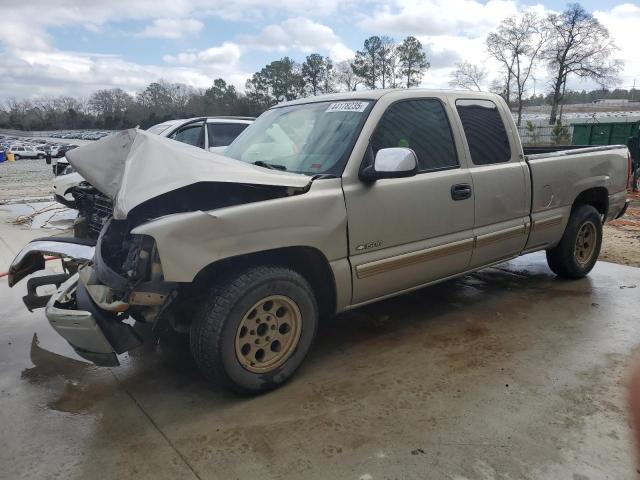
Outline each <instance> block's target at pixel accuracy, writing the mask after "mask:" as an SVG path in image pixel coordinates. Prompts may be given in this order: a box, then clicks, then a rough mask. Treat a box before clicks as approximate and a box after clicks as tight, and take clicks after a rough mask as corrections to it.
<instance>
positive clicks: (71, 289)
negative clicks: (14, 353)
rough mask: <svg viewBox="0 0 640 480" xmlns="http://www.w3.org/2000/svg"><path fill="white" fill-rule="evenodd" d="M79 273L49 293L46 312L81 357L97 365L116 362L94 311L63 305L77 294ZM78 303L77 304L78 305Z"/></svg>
mask: <svg viewBox="0 0 640 480" xmlns="http://www.w3.org/2000/svg"><path fill="white" fill-rule="evenodd" d="M78 287H79V284H78V274H75V275H73V276H72V277H71V278H69V279H68V280H67V281H66V282H64V283H63V284H62V285H61V286H60V288H58V291H57V292H56V293H55V294H54V295H52V296H51V299H50V300H49V303H47V306H46V308H45V315H46V316H47V319H48V320H49V323H50V324H51V326H52V327H53V329H54V330H55V331H56V332H58V333H59V334H60V336H62V337H63V338H64V339H65V340H66V341H67V342H69V345H71V346H72V347H73V349H74V350H75V351H76V352H77V353H78V355H80V356H81V357H83V358H86V359H87V360H89V361H91V362H93V363H95V364H96V365H100V366H107V367H110V366H118V365H119V362H118V358H117V357H116V353H115V350H114V348H113V347H112V346H111V343H109V340H107V337H106V336H105V334H104V332H103V331H102V329H101V328H100V326H99V325H98V322H97V321H96V319H95V318H94V316H93V314H92V313H91V312H89V311H87V310H82V309H80V310H74V309H70V308H63V305H66V304H72V303H73V299H74V298H75V299H76V303H78V302H77V296H78ZM78 306H79V305H78Z"/></svg>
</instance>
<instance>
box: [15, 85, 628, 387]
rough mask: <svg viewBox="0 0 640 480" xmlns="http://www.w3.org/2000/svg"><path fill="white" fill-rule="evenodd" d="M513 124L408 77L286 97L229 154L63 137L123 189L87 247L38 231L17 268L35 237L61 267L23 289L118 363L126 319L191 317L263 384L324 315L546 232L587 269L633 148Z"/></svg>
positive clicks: (163, 322) (130, 337) (229, 370)
mask: <svg viewBox="0 0 640 480" xmlns="http://www.w3.org/2000/svg"><path fill="white" fill-rule="evenodd" d="M517 132H518V130H517V128H516V126H515V124H514V122H513V119H512V117H511V114H510V112H509V108H508V106H507V105H506V103H505V102H504V101H503V100H502V98H501V97H499V96H497V95H493V94H489V93H475V92H452V91H430V90H418V89H404V90H391V91H390V90H374V91H360V92H351V93H343V94H334V95H328V96H321V97H313V98H305V99H301V100H296V101H293V102H288V103H284V104H281V105H278V106H276V107H273V108H271V109H270V110H268V111H267V112H266V113H264V114H263V115H262V116H261V117H260V118H259V119H258V120H257V121H256V122H255V123H254V124H253V125H252V126H251V128H249V129H248V130H246V131H245V133H243V134H242V135H241V136H240V137H238V138H237V139H236V140H235V141H234V142H233V143H232V144H231V146H229V147H228V148H227V149H226V151H225V156H221V155H218V154H211V153H208V152H204V151H202V150H198V149H195V148H191V147H187V146H183V145H180V144H178V143H175V142H169V141H167V139H165V138H161V137H158V136H155V135H151V134H149V133H148V132H143V131H135V130H129V131H125V132H122V133H120V134H118V135H116V136H114V137H111V138H110V139H108V140H105V141H102V142H99V143H96V144H93V145H91V146H87V147H84V148H80V149H77V150H74V151H72V152H69V154H68V157H69V160H70V162H71V164H72V165H74V167H75V168H77V170H78V171H79V172H81V173H82V174H83V175H84V176H85V177H86V178H87V179H89V180H90V182H91V183H92V185H94V187H95V189H97V191H99V192H100V194H101V195H103V196H105V197H107V198H109V199H114V198H115V199H116V203H115V205H114V208H113V218H112V219H110V220H109V221H108V222H107V223H106V224H105V225H104V227H103V228H102V232H101V234H100V237H99V239H98V241H97V244H96V245H95V248H94V247H93V245H92V243H91V242H87V241H80V242H75V241H74V240H69V239H60V238H59V237H50V238H48V239H40V240H36V241H33V242H32V243H30V244H28V245H27V246H26V247H25V248H24V249H23V250H22V251H21V252H20V253H19V254H18V256H17V257H16V259H15V260H14V262H13V263H12V265H11V267H10V271H9V284H10V285H11V286H14V285H15V284H16V283H17V282H18V281H20V280H21V279H22V278H24V277H25V276H27V275H29V274H30V273H32V272H34V271H36V270H38V269H42V268H44V267H43V266H44V255H57V256H60V257H65V258H68V259H72V260H67V264H68V265H71V266H72V267H71V272H72V273H71V274H69V275H68V276H66V277H64V278H60V276H59V275H57V276H53V277H50V278H49V279H47V277H38V278H37V284H38V285H40V284H43V283H55V284H60V283H61V282H63V280H64V283H62V284H61V285H59V289H58V291H57V292H56V293H55V294H54V295H53V296H52V297H51V298H47V297H46V296H45V297H38V296H36V295H35V293H34V292H32V290H33V291H35V286H34V284H32V285H31V287H32V288H30V289H29V292H30V293H29V295H27V296H26V297H25V303H26V304H27V305H28V306H30V307H31V308H32V307H34V306H41V305H43V304H44V303H45V302H48V303H47V306H46V310H45V313H46V316H47V318H48V319H49V321H50V323H51V325H52V326H53V328H54V329H56V330H57V331H58V333H60V334H61V335H62V336H63V337H64V338H66V339H67V341H68V342H69V343H70V344H71V346H73V348H75V350H76V351H77V352H78V354H79V355H80V356H82V357H85V358H87V359H89V360H90V361H92V362H94V363H96V364H98V365H117V364H118V360H117V357H116V354H119V353H123V352H125V351H128V350H131V349H133V348H136V347H137V346H139V345H140V343H141V341H142V340H141V339H140V337H138V336H137V334H136V332H135V330H134V329H133V328H132V327H131V325H129V323H126V322H124V321H123V320H125V319H126V318H128V317H130V318H132V319H134V320H135V321H138V322H145V323H151V324H153V325H154V327H155V328H156V329H170V328H173V329H175V330H178V331H189V335H190V344H191V351H192V354H193V357H194V359H195V363H196V364H197V366H198V367H199V368H200V369H201V370H202V372H203V373H204V375H205V376H206V377H207V378H209V379H211V380H214V381H215V382H218V383H221V384H224V385H226V386H228V387H230V388H233V389H235V390H238V391H241V392H244V393H251V394H255V393H260V392H264V391H266V390H269V389H272V388H275V387H277V386H279V385H281V384H282V383H283V382H285V381H286V380H287V379H288V378H290V377H291V375H292V374H293V373H294V372H295V370H296V369H297V368H298V366H299V365H300V364H301V363H302V361H303V360H304V358H305V356H306V354H307V352H308V351H309V349H310V346H311V344H312V342H313V339H314V336H315V332H316V329H317V326H318V321H319V319H320V318H321V317H324V316H327V315H332V314H334V313H336V312H341V311H344V310H348V309H351V308H355V307H358V306H361V305H365V304H368V303H371V302H375V301H377V300H380V299H384V298H388V297H391V296H394V295H399V294H402V293H405V292H408V291H411V290H414V289H418V288H422V287H424V286H427V285H431V284H433V283H437V282H441V281H443V280H447V279H450V278H454V277H457V276H461V275H466V274H468V273H469V272H473V271H475V270H478V269H481V268H484V267H486V266H489V265H493V264H496V263H500V262H503V261H505V260H507V259H510V258H514V257H517V256H518V255H522V254H525V253H529V252H534V251H539V250H546V252H547V261H548V264H549V267H550V268H551V270H552V271H553V272H555V273H556V274H557V275H559V276H561V277H564V278H568V279H576V278H582V277H584V276H585V275H587V274H588V273H589V272H590V271H591V269H592V268H593V266H594V265H595V263H596V261H597V259H598V255H599V252H600V246H601V242H602V224H603V222H606V221H609V220H612V219H615V218H617V217H619V216H621V215H622V214H623V213H624V212H625V209H626V205H627V201H626V190H625V187H626V185H627V181H628V174H629V165H628V151H627V149H626V147H624V146H612V147H595V148H586V149H578V150H569V151H562V146H558V147H557V151H555V152H548V153H543V154H537V155H530V156H529V155H527V150H526V149H525V150H523V148H522V145H521V142H520V139H519V137H518V133H517ZM132 145H135V149H131V146H132ZM178 159H180V160H183V161H178ZM125 165H126V168H125V167H124V166H125ZM78 266H79V267H78ZM76 268H77V272H76V273H73V272H74V271H75V269H76ZM65 278H66V280H65ZM32 281H33V279H32Z"/></svg>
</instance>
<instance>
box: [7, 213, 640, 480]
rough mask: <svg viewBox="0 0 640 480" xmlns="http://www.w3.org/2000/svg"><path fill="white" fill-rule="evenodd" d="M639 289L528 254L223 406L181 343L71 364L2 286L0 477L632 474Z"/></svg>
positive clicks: (420, 302) (392, 305)
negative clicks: (112, 364)
mask: <svg viewBox="0 0 640 480" xmlns="http://www.w3.org/2000/svg"><path fill="white" fill-rule="evenodd" d="M6 228H8V227H7V226H6V225H0V230H3V229H6ZM12 228H13V227H12ZM3 238H4V237H3ZM639 289H640V270H639V269H635V268H631V267H624V266H620V265H614V264H609V263H602V262H601V263H598V265H597V266H596V268H595V270H594V271H593V272H592V274H591V275H590V276H589V277H588V278H586V279H583V280H579V281H575V282H567V281H561V280H558V279H556V278H555V277H554V276H553V275H552V274H551V273H550V272H549V271H548V269H547V268H546V264H545V262H544V256H543V255H540V254H535V255H530V256H527V257H523V258H522V259H519V260H517V261H512V262H508V263H505V264H502V265H500V266H498V267H496V268H490V269H487V270H485V271H482V272H480V273H477V274H475V275H470V276H467V277H464V278H461V279H459V280H455V281H450V282H446V283H444V284H441V285H437V286H434V287H431V288H427V289H424V290H421V291H418V292H415V293H412V294H409V295H404V296H402V297H398V298H395V299H391V300H388V301H385V302H382V303H379V304H376V305H371V306H368V307H366V308H362V309H359V310H356V311H353V312H350V313H348V314H345V315H341V316H339V317H338V318H335V319H332V320H329V321H327V322H325V323H324V324H323V325H322V326H321V329H320V332H319V335H318V338H317V340H316V342H315V346H314V348H313V349H312V352H311V354H310V356H309V358H308V359H307V360H306V362H305V364H304V365H303V366H302V367H301V369H300V370H299V372H298V373H297V374H296V376H295V377H294V378H293V380H292V381H291V382H290V383H289V384H287V385H285V386H284V387H283V388H281V389H279V390H277V391H275V392H272V393H269V394H266V395H263V396H261V397H257V398H239V397H236V396H234V395H231V394H229V393H227V392H224V391H220V390H217V389H216V388H215V387H212V386H210V385H209V384H207V383H206V382H205V381H204V380H203V379H202V377H201V376H200V375H199V374H198V372H197V371H196V369H195V367H194V365H193V362H192V360H191V358H190V355H189V350H188V342H187V341H186V339H185V338H184V337H180V336H178V337H169V338H160V339H155V340H154V339H152V338H150V336H149V335H148V332H147V336H148V337H149V339H148V341H147V342H146V343H145V345H144V346H143V347H141V348H140V349H138V350H135V351H133V352H131V353H130V354H129V355H123V356H121V362H122V364H123V365H122V366H121V367H118V368H113V369H105V368H97V367H93V366H91V365H88V364H86V363H85V362H84V361H82V360H80V359H79V358H78V357H77V356H75V354H74V353H73V351H72V350H71V348H70V347H69V346H68V345H66V343H65V342H64V341H63V340H62V339H61V338H60V337H58V336H57V334H55V332H54V331H53V330H52V329H51V328H50V327H49V325H48V324H47V322H46V320H45V318H44V315H43V313H42V311H36V312H35V313H29V312H27V311H26V309H25V308H24V306H23V305H22V303H21V300H20V297H21V296H22V295H23V294H24V284H20V285H18V286H17V287H16V288H14V289H9V288H8V287H7V285H6V282H5V281H4V279H0V305H2V313H1V314H0V406H1V407H2V408H0V431H1V432H2V433H1V435H0V478H3V479H4V478H7V479H14V478H24V479H27V478H29V479H34V478H37V479H41V478H64V479H74V478H83V479H84V478H132V477H134V476H135V477H136V478H139V479H147V478H149V479H151V478H153V479H165V478H166V479H173V478H185V479H188V478H199V479H225V480H226V479H233V478H239V479H245V478H266V479H289V478H290V479H299V478H310V479H323V480H324V479H356V480H358V479H362V480H376V479H386V478H389V479H393V478H402V479H424V478H429V479H441V478H442V479H455V480H462V479H520V478H527V479H549V478H558V479H560V478H562V479H574V480H585V479H601V478H615V479H617V478H631V477H632V475H633V472H634V468H633V461H632V447H631V435H630V427H629V426H628V424H627V418H626V412H625V389H624V380H625V376H626V370H627V368H628V365H629V363H630V360H631V356H632V354H633V352H634V351H635V350H636V349H637V347H638V345H640V336H639V334H640V322H638V311H640V297H639V295H638V292H639V291H640V290H639Z"/></svg>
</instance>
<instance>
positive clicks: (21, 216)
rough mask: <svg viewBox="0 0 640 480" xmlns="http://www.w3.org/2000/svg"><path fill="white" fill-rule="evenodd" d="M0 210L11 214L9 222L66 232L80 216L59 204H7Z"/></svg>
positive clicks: (33, 227)
mask: <svg viewBox="0 0 640 480" xmlns="http://www.w3.org/2000/svg"><path fill="white" fill-rule="evenodd" d="M0 210H2V211H5V212H7V213H8V214H9V220H8V221H10V222H13V223H17V224H19V225H22V226H25V227H28V228H31V229H39V228H42V229H51V230H66V229H68V228H71V227H72V226H73V220H74V219H75V218H76V215H77V214H78V212H77V211H76V210H73V209H71V208H68V207H65V206H64V205H62V204H60V203H57V202H26V203H7V204H4V205H1V206H0Z"/></svg>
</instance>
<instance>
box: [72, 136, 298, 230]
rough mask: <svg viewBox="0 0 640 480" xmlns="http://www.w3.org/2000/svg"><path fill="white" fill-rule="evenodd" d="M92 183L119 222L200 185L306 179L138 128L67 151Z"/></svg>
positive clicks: (290, 182)
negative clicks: (141, 208)
mask: <svg viewBox="0 0 640 480" xmlns="http://www.w3.org/2000/svg"><path fill="white" fill-rule="evenodd" d="M66 157H67V159H68V160H69V162H70V163H71V165H73V167H74V168H75V169H76V170H77V171H78V172H79V173H80V175H82V176H83V177H84V178H85V179H86V180H87V181H88V182H89V183H90V184H91V185H93V186H94V187H95V188H97V189H98V190H99V191H100V192H102V193H103V194H105V195H106V196H107V197H109V198H110V199H112V200H113V204H114V205H113V206H114V208H113V216H114V218H115V219H116V220H123V219H125V218H126V217H127V215H128V214H129V212H130V211H131V210H133V209H134V208H135V207H136V206H138V205H140V204H141V203H143V202H145V201H147V200H150V199H152V198H155V197H157V196H159V195H162V194H165V193H168V192H171V191H173V190H177V189H179V188H182V187H186V186H188V185H192V184H196V183H201V182H224V183H241V184H250V185H273V186H281V187H293V188H303V187H306V186H307V185H309V183H310V182H311V178H310V177H308V176H306V175H302V174H297V173H288V172H282V171H279V170H269V169H266V168H262V167H258V166H256V165H252V164H248V163H244V162H240V161H238V160H234V159H232V158H228V157H224V156H223V155H220V154H217V153H211V152H207V151H205V150H203V149H201V148H197V147H193V146H191V145H187V144H184V143H180V142H177V141H175V140H170V139H168V138H164V137H160V136H158V135H154V134H152V133H148V132H145V131H144V130H139V129H130V130H124V131H122V132H120V133H118V134H116V135H111V136H109V137H105V138H103V139H102V140H99V141H97V142H95V143H92V144H89V145H85V146H83V147H80V148H76V149H74V150H71V151H69V152H67V154H66Z"/></svg>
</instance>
